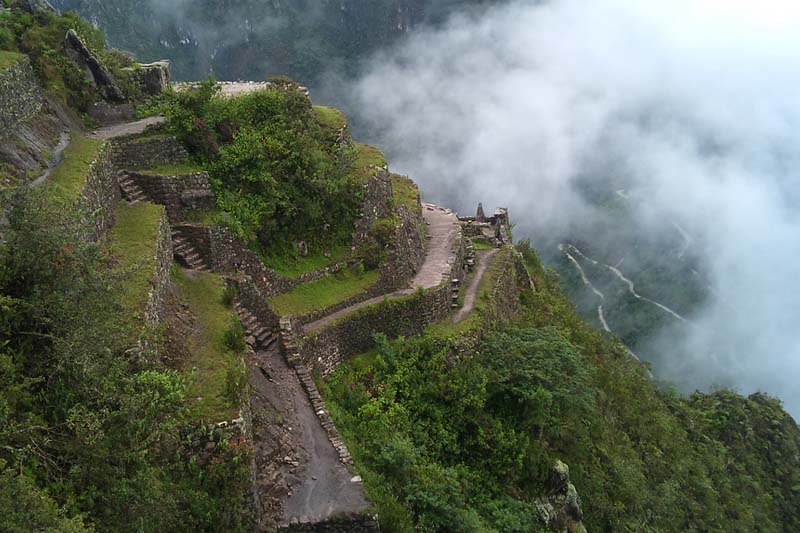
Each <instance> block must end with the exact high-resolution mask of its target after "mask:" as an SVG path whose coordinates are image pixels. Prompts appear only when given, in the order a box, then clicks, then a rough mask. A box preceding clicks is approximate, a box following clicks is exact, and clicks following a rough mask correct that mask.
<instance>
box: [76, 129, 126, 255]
mask: <svg viewBox="0 0 800 533" xmlns="http://www.w3.org/2000/svg"><path fill="white" fill-rule="evenodd" d="M111 154H112V146H111V143H109V142H106V143H104V144H103V146H101V147H100V150H99V151H98V153H97V156H96V157H95V159H94V160H93V161H92V162H91V163H90V164H89V169H88V171H87V175H86V184H85V185H84V188H83V191H82V192H81V199H80V200H79V201H78V210H79V212H80V213H81V217H82V219H83V221H84V224H85V226H86V231H87V237H88V238H89V239H91V240H98V239H100V238H101V237H102V236H103V235H105V234H106V233H107V232H108V230H109V229H110V228H111V226H113V225H114V222H115V211H116V208H117V204H118V203H119V201H120V190H119V185H118V183H117V171H116V168H115V166H114V160H113V157H112V155H111Z"/></svg>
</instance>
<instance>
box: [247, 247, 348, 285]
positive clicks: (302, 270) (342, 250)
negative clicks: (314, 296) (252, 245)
mask: <svg viewBox="0 0 800 533" xmlns="http://www.w3.org/2000/svg"><path fill="white" fill-rule="evenodd" d="M349 253H350V248H349V247H348V246H347V245H344V244H341V245H339V246H336V247H335V248H334V249H333V250H331V251H330V252H329V253H328V254H327V255H326V254H325V253H324V252H316V253H312V254H308V255H307V256H305V257H303V256H301V255H298V254H289V253H286V254H284V255H268V256H266V257H263V258H262V259H263V261H264V264H265V265H267V266H268V267H269V268H271V269H272V270H274V271H276V272H277V273H278V274H280V275H282V276H285V277H287V278H297V277H300V276H302V275H303V274H307V273H309V272H314V271H316V270H320V269H323V268H325V267H327V266H330V265H332V264H333V263H336V262H337V261H341V260H342V259H344V258H345V257H347V256H348V254H349Z"/></svg>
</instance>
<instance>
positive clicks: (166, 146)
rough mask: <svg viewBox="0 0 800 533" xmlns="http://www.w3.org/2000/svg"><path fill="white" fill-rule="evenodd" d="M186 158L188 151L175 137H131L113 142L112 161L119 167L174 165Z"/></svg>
mask: <svg viewBox="0 0 800 533" xmlns="http://www.w3.org/2000/svg"><path fill="white" fill-rule="evenodd" d="M187 159H189V153H188V152H187V151H186V149H185V148H184V147H183V145H182V144H181V143H180V141H178V139H176V138H175V137H169V136H164V137H162V136H157V137H150V138H148V137H144V138H131V139H126V140H117V141H115V142H114V161H115V163H116V165H117V168H120V169H125V170H137V169H142V168H150V167H154V166H159V165H174V164H176V163H180V162H182V161H186V160H187Z"/></svg>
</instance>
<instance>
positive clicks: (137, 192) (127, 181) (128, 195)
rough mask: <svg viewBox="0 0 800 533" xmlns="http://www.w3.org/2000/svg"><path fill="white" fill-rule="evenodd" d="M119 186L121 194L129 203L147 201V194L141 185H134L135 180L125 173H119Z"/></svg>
mask: <svg viewBox="0 0 800 533" xmlns="http://www.w3.org/2000/svg"><path fill="white" fill-rule="evenodd" d="M119 188H120V189H122V196H123V197H124V198H125V199H126V200H128V203H130V204H138V203H139V202H147V201H149V198H148V197H147V194H145V192H144V191H143V190H142V189H141V187H139V186H138V185H136V182H134V181H133V179H132V178H131V177H130V175H128V174H126V173H122V174H120V177H119Z"/></svg>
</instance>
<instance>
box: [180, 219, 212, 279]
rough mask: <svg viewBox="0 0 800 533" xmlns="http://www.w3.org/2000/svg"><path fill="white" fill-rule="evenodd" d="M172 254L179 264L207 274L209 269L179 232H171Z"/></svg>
mask: <svg viewBox="0 0 800 533" xmlns="http://www.w3.org/2000/svg"><path fill="white" fill-rule="evenodd" d="M172 252H173V254H174V255H175V257H177V258H178V259H179V260H180V261H181V262H183V263H184V264H186V266H188V267H189V268H190V269H192V270H202V271H203V272H208V271H209V268H208V265H206V263H205V261H203V258H202V257H201V256H200V254H199V253H198V252H197V250H195V249H194V247H193V246H192V245H191V244H190V243H189V241H188V239H186V237H184V236H183V235H181V232H180V231H179V230H176V229H174V230H172Z"/></svg>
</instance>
